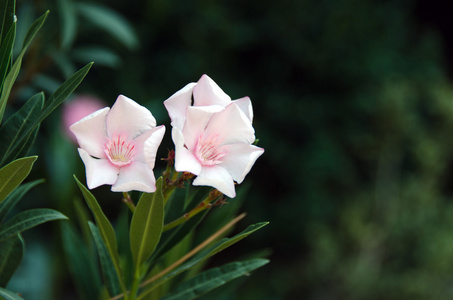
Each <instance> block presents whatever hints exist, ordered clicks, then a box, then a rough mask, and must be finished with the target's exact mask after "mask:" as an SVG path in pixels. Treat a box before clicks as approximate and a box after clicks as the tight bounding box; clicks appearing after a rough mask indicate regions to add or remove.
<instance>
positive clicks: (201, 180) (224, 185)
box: [193, 166, 236, 198]
mask: <svg viewBox="0 0 453 300" xmlns="http://www.w3.org/2000/svg"><path fill="white" fill-rule="evenodd" d="M193 185H207V186H212V187H214V188H216V189H218V190H219V191H220V192H222V193H223V194H225V195H226V196H228V197H230V198H234V197H236V191H235V190H234V181H233V178H232V177H231V175H230V173H228V171H227V170H225V169H224V168H222V167H221V166H209V167H203V168H202V169H201V173H200V175H198V176H197V178H195V180H194V181H193Z"/></svg>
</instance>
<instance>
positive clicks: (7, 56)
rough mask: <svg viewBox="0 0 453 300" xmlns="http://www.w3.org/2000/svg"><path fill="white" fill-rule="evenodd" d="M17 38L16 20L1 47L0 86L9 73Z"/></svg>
mask: <svg viewBox="0 0 453 300" xmlns="http://www.w3.org/2000/svg"><path fill="white" fill-rule="evenodd" d="M15 39H16V21H14V22H13V24H12V26H11V28H10V29H9V31H8V33H7V34H6V36H5V39H4V40H3V42H2V44H1V45H2V46H1V47H0V88H1V87H2V86H3V82H4V80H5V78H6V75H7V73H8V68H9V66H10V63H11V55H12V53H13V46H14V40H15Z"/></svg>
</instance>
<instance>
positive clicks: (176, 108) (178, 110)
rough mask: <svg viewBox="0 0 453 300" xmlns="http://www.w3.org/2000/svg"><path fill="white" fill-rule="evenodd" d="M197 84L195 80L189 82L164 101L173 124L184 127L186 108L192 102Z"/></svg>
mask: <svg viewBox="0 0 453 300" xmlns="http://www.w3.org/2000/svg"><path fill="white" fill-rule="evenodd" d="M195 85H196V83H195V82H191V83H189V84H188V85H186V86H185V87H183V88H182V89H180V90H179V91H177V92H176V93H175V94H173V95H172V96H171V97H170V98H168V99H167V100H165V101H164V105H165V108H166V109H167V111H168V115H169V116H170V119H171V126H175V127H178V128H182V126H183V125H184V120H185V118H186V108H187V107H188V106H190V105H191V104H192V92H193V88H194V86H195Z"/></svg>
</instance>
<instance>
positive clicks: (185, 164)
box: [171, 127, 201, 175]
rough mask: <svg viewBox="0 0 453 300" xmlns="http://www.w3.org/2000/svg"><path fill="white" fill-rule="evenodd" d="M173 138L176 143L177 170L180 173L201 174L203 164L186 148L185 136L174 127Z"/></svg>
mask: <svg viewBox="0 0 453 300" xmlns="http://www.w3.org/2000/svg"><path fill="white" fill-rule="evenodd" d="M171 136H172V139H173V142H174V143H175V170H176V171H178V172H190V173H192V174H195V175H198V174H200V172H201V164H200V162H199V161H198V159H197V158H196V157H195V156H194V155H193V153H192V152H191V151H189V150H188V149H187V148H186V147H184V136H183V135H182V132H181V130H180V129H179V128H175V127H173V129H172V130H171Z"/></svg>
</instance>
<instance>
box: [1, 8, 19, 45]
mask: <svg viewBox="0 0 453 300" xmlns="http://www.w3.org/2000/svg"><path fill="white" fill-rule="evenodd" d="M2 4H3V7H2V9H3V8H4V9H5V10H4V12H3V19H2V20H3V22H2V29H1V33H0V36H1V38H0V41H1V42H0V43H1V44H3V42H4V40H5V32H7V31H9V29H10V27H11V24H12V23H13V22H15V19H16V18H15V14H16V0H4V1H2Z"/></svg>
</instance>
